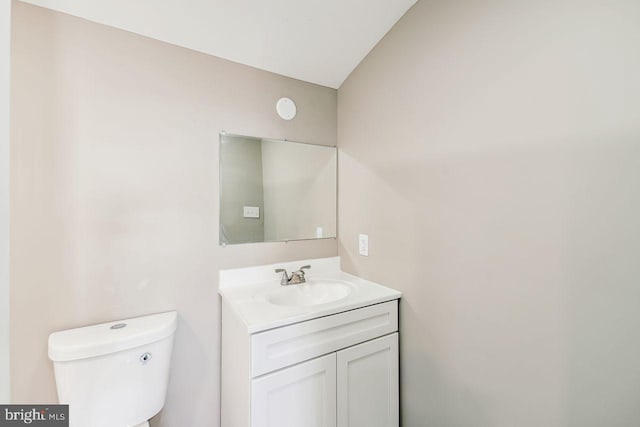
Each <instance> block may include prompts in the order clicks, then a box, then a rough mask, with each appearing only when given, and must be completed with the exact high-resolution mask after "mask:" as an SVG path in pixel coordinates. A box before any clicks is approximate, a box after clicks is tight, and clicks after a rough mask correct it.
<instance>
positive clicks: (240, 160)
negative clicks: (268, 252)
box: [220, 134, 337, 245]
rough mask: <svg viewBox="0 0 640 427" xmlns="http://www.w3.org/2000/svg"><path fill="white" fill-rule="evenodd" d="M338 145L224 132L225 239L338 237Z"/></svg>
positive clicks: (222, 226) (222, 209)
mask: <svg viewBox="0 0 640 427" xmlns="http://www.w3.org/2000/svg"><path fill="white" fill-rule="evenodd" d="M336 173H337V156H336V148H335V147H327V146H323V145H314V144H304V143H298V142H290V141H282V140H274V139H267V138H257V137H250V136H240V135H229V134H221V135H220V244H222V245H227V244H238V243H253V242H276V241H288V240H303V239H319V238H334V237H336V197H337V194H336Z"/></svg>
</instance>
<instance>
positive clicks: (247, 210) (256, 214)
mask: <svg viewBox="0 0 640 427" xmlns="http://www.w3.org/2000/svg"><path fill="white" fill-rule="evenodd" d="M244 217H245V218H260V208H259V207H258V206H245V207H244Z"/></svg>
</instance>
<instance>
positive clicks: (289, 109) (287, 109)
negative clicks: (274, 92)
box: [276, 98, 298, 120]
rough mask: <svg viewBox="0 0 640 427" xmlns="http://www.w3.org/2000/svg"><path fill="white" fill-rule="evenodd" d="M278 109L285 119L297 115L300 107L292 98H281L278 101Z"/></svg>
mask: <svg viewBox="0 0 640 427" xmlns="http://www.w3.org/2000/svg"><path fill="white" fill-rule="evenodd" d="M276 111H277V112H278V115H279V116H280V117H282V118H283V119H284V120H291V119H293V118H294V117H295V116H296V113H297V112H298V109H297V108H296V103H295V102H293V100H291V98H280V99H278V102H277V103H276Z"/></svg>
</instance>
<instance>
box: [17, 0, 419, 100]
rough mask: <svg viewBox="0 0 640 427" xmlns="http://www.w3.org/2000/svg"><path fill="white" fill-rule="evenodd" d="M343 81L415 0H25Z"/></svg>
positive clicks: (281, 69)
mask: <svg viewBox="0 0 640 427" xmlns="http://www.w3.org/2000/svg"><path fill="white" fill-rule="evenodd" d="M23 1H25V2H26V3H31V4H35V5H38V6H42V7H46V8H49V9H53V10H57V11H60V12H65V13H68V14H71V15H75V16H78V17H81V18H85V19H88V20H90V21H95V22H99V23H101V24H105V25H109V26H112V27H116V28H121V29H124V30H127V31H131V32H134V33H138V34H141V35H144V36H147V37H152V38H155V39H158V40H162V41H165V42H168V43H172V44H175V45H178V46H183V47H186V48H190V49H194V50H197V51H200V52H204V53H208V54H211V55H215V56H217V57H220V58H225V59H228V60H231V61H234V62H239V63H242V64H246V65H250V66H252V67H256V68H260V69H263V70H267V71H272V72H274V73H278V74H282V75H285V76H289V77H293V78H296V79H300V80H304V81H308V82H312V83H316V84H319V85H323V86H329V87H332V88H338V87H339V86H340V85H341V84H342V82H343V81H344V80H345V79H346V78H347V76H348V75H349V74H350V73H351V71H353V69H354V68H355V67H356V66H357V65H358V63H360V61H361V60H362V59H363V58H364V57H365V56H366V55H367V53H369V51H370V50H371V49H372V48H373V47H374V46H375V45H376V43H377V42H378V41H379V40H380V39H381V38H382V37H383V36H384V35H385V34H386V33H387V31H389V29H390V28H391V27H392V26H393V25H394V24H395V23H396V22H397V21H398V19H400V17H401V16H402V15H403V14H404V13H405V12H406V11H407V10H408V9H409V8H410V7H411V6H412V5H413V4H414V3H415V2H416V0H161V1H158V0H136V1H131V0H109V1H104V0H23Z"/></svg>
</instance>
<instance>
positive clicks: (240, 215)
mask: <svg viewBox="0 0 640 427" xmlns="http://www.w3.org/2000/svg"><path fill="white" fill-rule="evenodd" d="M220 147H221V148H220V150H221V151H220V155H221V158H222V159H224V167H222V168H221V172H220V187H221V190H222V197H223V198H224V203H221V205H220V224H221V225H220V227H221V231H220V237H221V240H222V241H224V242H225V243H249V242H262V241H263V240H264V215H260V216H259V218H245V217H244V212H243V211H244V207H245V206H255V207H258V208H260V212H262V211H263V210H264V204H263V194H262V147H261V144H260V141H259V140H256V139H254V138H242V137H235V136H234V137H232V138H226V137H222V144H221V146H220Z"/></svg>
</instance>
